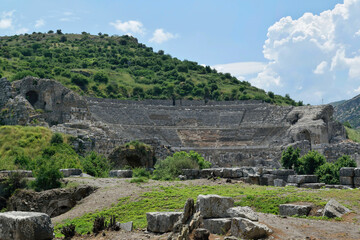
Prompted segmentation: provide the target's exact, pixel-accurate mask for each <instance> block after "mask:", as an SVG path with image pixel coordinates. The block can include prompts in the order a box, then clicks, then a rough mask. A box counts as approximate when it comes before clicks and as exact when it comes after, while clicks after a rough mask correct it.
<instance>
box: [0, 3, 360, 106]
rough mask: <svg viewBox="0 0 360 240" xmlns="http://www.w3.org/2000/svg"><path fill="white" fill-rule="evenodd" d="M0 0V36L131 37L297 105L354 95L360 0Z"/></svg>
mask: <svg viewBox="0 0 360 240" xmlns="http://www.w3.org/2000/svg"><path fill="white" fill-rule="evenodd" d="M0 3H1V4H0V35H14V34H21V33H25V32H27V33H32V32H34V31H35V32H47V31H48V30H50V29H51V30H56V29H62V31H63V32H65V33H81V32H82V31H86V32H90V33H92V34H97V33H99V32H102V33H107V34H109V35H114V34H118V35H123V34H131V35H133V36H134V37H137V38H138V39H139V41H140V42H142V43H145V44H146V45H148V46H151V47H153V48H154V49H155V50H159V49H163V50H165V52H166V53H169V54H171V55H172V56H174V57H177V58H179V59H188V60H192V61H196V62H198V63H200V64H205V65H210V66H213V67H215V68H217V69H218V70H219V71H224V72H230V73H232V74H233V75H235V76H237V77H238V78H239V79H241V80H246V81H249V82H251V83H252V84H253V85H255V86H258V87H261V88H263V89H265V90H267V91H274V92H275V93H278V94H282V95H284V94H286V93H289V94H290V96H291V97H293V98H295V99H296V100H303V101H304V102H305V103H311V104H320V103H321V102H322V101H324V102H330V101H336V100H341V99H349V98H351V97H353V96H355V95H357V94H359V93H360V70H357V68H359V69H360V46H359V43H357V42H360V41H359V40H360V39H357V38H358V37H360V16H359V17H358V16H357V15H360V14H358V13H359V12H360V0H345V3H344V1H339V0H316V1H314V0H302V1H289V0H237V1H236V0H223V1H220V0H217V1H215V0H206V1H205V0H182V1H169V0H153V1H150V0H126V1H117V0H112V1H110V0H105V1H100V0H97V1H96V0H72V1H68V0H62V1H53V0H46V1H45V0H42V1H40V0H31V1H30V0H0ZM337 4H340V5H337ZM344 86H345V87H344ZM340 87H342V88H344V89H343V90H341V91H339V88H340Z"/></svg>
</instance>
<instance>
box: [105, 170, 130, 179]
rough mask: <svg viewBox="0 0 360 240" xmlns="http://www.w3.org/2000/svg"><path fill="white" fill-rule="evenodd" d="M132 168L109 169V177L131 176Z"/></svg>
mask: <svg viewBox="0 0 360 240" xmlns="http://www.w3.org/2000/svg"><path fill="white" fill-rule="evenodd" d="M132 174H133V172H132V170H111V171H110V172H109V176H110V177H118V178H131V177H132Z"/></svg>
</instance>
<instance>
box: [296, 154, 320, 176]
mask: <svg viewBox="0 0 360 240" xmlns="http://www.w3.org/2000/svg"><path fill="white" fill-rule="evenodd" d="M325 162H326V159H325V157H324V156H323V155H322V154H320V153H319V152H317V151H315V150H312V151H309V152H308V153H307V154H305V155H304V156H302V157H301V158H300V159H299V166H298V167H297V168H295V171H296V172H297V173H300V174H314V173H315V172H316V170H317V169H318V168H319V167H320V166H321V165H323V164H324V163H325Z"/></svg>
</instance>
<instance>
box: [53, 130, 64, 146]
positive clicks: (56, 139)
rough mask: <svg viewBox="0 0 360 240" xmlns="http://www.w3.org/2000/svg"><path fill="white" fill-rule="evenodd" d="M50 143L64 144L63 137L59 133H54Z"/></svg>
mask: <svg viewBox="0 0 360 240" xmlns="http://www.w3.org/2000/svg"><path fill="white" fill-rule="evenodd" d="M50 143H51V144H52V145H53V144H62V143H64V139H63V136H62V135H61V134H60V133H54V134H53V135H52V137H51V140H50Z"/></svg>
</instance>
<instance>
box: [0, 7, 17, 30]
mask: <svg viewBox="0 0 360 240" xmlns="http://www.w3.org/2000/svg"><path fill="white" fill-rule="evenodd" d="M14 12H15V10H12V11H9V12H3V13H2V15H1V19H0V29H7V28H11V27H12V26H13V14H14Z"/></svg>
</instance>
